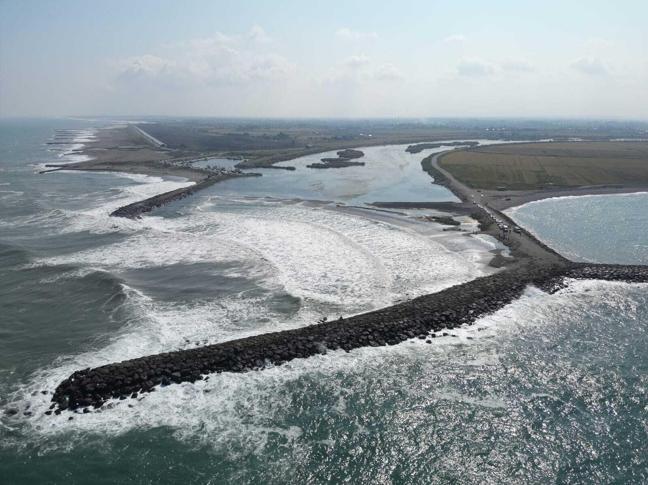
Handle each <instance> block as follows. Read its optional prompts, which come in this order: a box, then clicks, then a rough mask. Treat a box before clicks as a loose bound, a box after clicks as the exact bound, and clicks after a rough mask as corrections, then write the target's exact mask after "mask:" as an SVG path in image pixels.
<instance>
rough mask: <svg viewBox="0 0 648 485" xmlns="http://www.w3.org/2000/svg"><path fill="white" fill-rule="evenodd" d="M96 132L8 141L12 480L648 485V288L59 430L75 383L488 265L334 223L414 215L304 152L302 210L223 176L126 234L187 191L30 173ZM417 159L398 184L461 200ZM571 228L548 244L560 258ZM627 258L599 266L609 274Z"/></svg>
mask: <svg viewBox="0 0 648 485" xmlns="http://www.w3.org/2000/svg"><path fill="white" fill-rule="evenodd" d="M96 127H97V124H96V123H94V122H93V123H84V122H80V121H69V120H33V121H20V122H8V121H6V122H5V121H3V122H2V126H1V127H0V128H1V129H0V136H1V137H2V139H1V141H0V150H2V151H1V154H0V170H1V171H0V184H2V185H0V190H2V192H0V272H1V273H2V274H1V276H0V314H1V315H2V317H1V324H0V396H1V399H2V401H1V402H0V406H1V407H2V409H3V411H4V410H5V409H7V408H10V407H11V408H13V409H16V410H18V414H16V415H14V416H8V415H6V414H4V413H3V414H2V415H0V420H1V421H0V476H1V477H2V480H3V481H4V482H6V483H38V482H52V483H61V482H66V483H115V482H123V483H178V482H180V483H331V482H333V483H338V482H350V483H372V484H373V483H443V482H449V481H455V482H461V483H478V482H479V483H502V482H515V483H537V482H547V481H558V482H583V481H594V482H615V481H616V482H629V483H641V482H643V481H645V480H646V478H647V476H646V461H645V460H646V458H645V456H646V455H647V453H646V442H647V441H646V438H647V437H646V425H647V418H646V406H647V405H648V398H647V395H646V388H647V385H648V382H647V377H646V376H648V358H647V357H646V352H645V349H646V347H647V345H648V336H647V333H646V321H648V295H647V290H646V286H645V285H629V284H625V283H612V282H599V281H574V282H571V283H570V285H569V286H568V287H567V288H565V289H564V290H561V291H560V292H558V293H556V294H554V295H547V294H544V293H542V292H540V291H539V290H536V289H533V288H530V289H528V290H527V291H526V293H525V294H524V296H523V297H522V298H521V299H519V300H518V301H516V302H514V303H512V304H511V305H508V306H507V307H505V308H503V309H502V310H500V311H498V312H497V313H496V314H494V315H491V316H488V317H485V318H482V319H480V320H479V321H478V322H477V323H476V324H475V325H473V326H470V327H466V328H462V329H457V330H455V331H452V332H451V334H452V336H448V337H445V338H438V339H435V341H434V343H433V344H431V345H427V344H425V343H422V342H420V341H416V342H412V341H411V342H404V343H402V344H400V345H396V346H391V347H382V348H364V349H356V350H354V351H351V352H349V353H345V352H342V351H336V352H329V353H328V354H327V355H318V356H314V357H312V358H309V359H298V360H294V361H292V362H289V363H287V364H285V365H282V366H280V367H275V368H270V369H266V370H264V371H259V372H248V373H244V374H236V373H224V374H218V375H212V376H210V378H209V380H208V381H200V382H197V383H194V384H189V383H183V384H180V385H174V386H168V387H166V388H164V389H159V390H157V391H156V392H154V393H151V394H149V395H146V396H145V397H144V398H140V399H138V400H127V401H123V402H122V403H121V404H120V405H118V406H115V407H114V408H108V409H106V408H105V407H104V408H103V409H102V410H101V412H95V413H89V414H79V413H63V414H61V415H60V416H46V415H44V411H45V410H47V409H48V407H49V399H50V394H49V393H50V392H51V391H52V390H53V389H54V388H55V387H56V385H57V384H58V383H59V382H60V381H61V380H62V379H64V378H65V377H67V376H68V375H69V374H70V373H71V372H73V371H74V370H77V369H81V368H85V367H92V366H97V365H102V364H106V363H109V362H114V361H118V360H123V359H128V358H133V357H138V356H141V355H147V354H150V353H154V352H163V351H169V350H177V349H182V348H192V347H195V346H196V345H203V344H206V343H216V342H222V341H226V340H230V339H235V338H240V337H244V336H248V335H254V334H258V333H263V332H268V331H276V330H281V329H286V328H296V327H299V326H303V325H308V324H312V323H313V322H314V321H316V320H317V319H319V318H321V317H322V316H328V317H336V316H338V315H349V314H353V313H357V312H361V311H367V310H371V309H373V308H378V307H381V306H384V305H388V304H391V303H393V302H395V301H399V300H401V299H405V298H410V297H414V296H418V295H420V294H424V293H428V292H432V291H438V290H439V289H441V288H444V287H447V286H449V285H452V284H456V283H459V282H462V281H467V280H469V279H471V278H474V277H476V276H480V275H483V274H488V273H489V272H490V271H492V270H491V269H489V268H488V267H487V266H486V265H485V264H484V262H485V261H487V260H488V256H489V254H490V253H489V250H491V249H492V244H493V243H492V241H488V240H483V239H480V238H474V237H469V236H466V235H464V234H463V233H452V232H444V231H443V230H442V227H441V226H439V225H437V224H430V223H425V222H422V221H420V220H419V219H417V218H416V217H417V216H418V215H420V214H419V213H418V212H415V211H414V212H412V213H409V214H408V213H393V212H387V213H384V212H376V211H373V210H368V209H356V208H353V207H348V206H342V207H338V204H340V203H344V202H351V203H352V204H355V203H356V202H358V203H361V202H362V201H371V200H372V199H373V198H375V199H376V200H390V199H392V200H402V198H401V197H400V196H401V195H402V193H401V190H400V189H399V191H398V194H397V196H398V198H397V199H394V198H393V197H394V196H393V193H392V194H390V193H389V190H390V189H389V187H387V188H386V189H385V191H384V192H381V191H380V184H381V183H382V182H381V181H380V178H377V177H376V176H375V175H376V174H374V173H373V172H372V173H370V174H368V176H367V180H365V185H364V187H366V188H365V189H363V190H364V192H363V194H364V195H363V194H361V195H359V196H358V195H355V194H357V193H358V192H354V193H352V194H351V193H350V192H348V191H347V190H346V189H344V190H342V189H340V190H339V191H338V192H337V193H336V191H337V190H338V189H336V186H335V184H332V183H329V182H328V178H327V177H336V178H339V179H344V173H345V172H344V171H345V170H352V169H353V170H359V169H360V168H362V167H358V168H355V167H350V168H348V169H346V168H345V169H339V171H336V172H335V173H334V174H332V175H327V174H315V175H312V176H310V175H307V173H308V172H307V170H305V169H304V170H303V171H302V170H301V169H300V167H301V164H303V163H304V160H301V161H297V162H295V163H294V164H295V165H296V166H298V170H296V171H294V172H292V173H291V172H280V171H278V170H277V171H276V172H277V173H281V175H280V176H281V177H284V176H285V177H287V179H286V180H291V181H292V182H293V183H294V186H295V187H299V190H296V191H295V192H294V193H292V194H290V193H287V192H288V190H287V189H286V190H284V191H283V193H278V192H275V193H273V192H272V191H270V190H268V191H267V193H266V191H265V189H264V187H266V188H267V187H268V186H264V185H263V184H261V185H256V184H259V183H260V181H263V180H264V179H265V176H264V177H262V178H255V179H253V178H250V179H245V180H243V179H242V180H236V181H232V182H236V183H237V184H241V186H242V185H243V184H244V183H248V184H249V185H248V186H246V187H245V189H244V190H243V189H241V191H238V190H237V188H236V184H231V185H230V186H229V188H223V189H221V188H220V187H221V186H224V185H225V184H216V185H214V186H212V187H211V188H210V189H208V190H207V191H203V192H202V193H199V194H197V195H196V196H194V197H192V198H189V199H185V200H183V201H181V202H178V203H174V204H171V205H169V206H167V207H165V208H162V209H160V210H157V211H155V212H154V213H153V214H151V215H148V216H145V217H144V218H142V219H141V220H138V221H130V220H125V219H116V218H110V217H109V216H108V214H109V213H110V211H111V210H112V209H113V208H115V207H118V206H119V205H123V204H125V203H129V202H132V201H134V200H139V199H140V198H143V197H147V196H150V195H152V194H155V193H160V192H164V191H167V190H171V189H173V188H176V187H180V186H182V185H183V184H186V183H187V182H185V181H182V180H177V179H163V178H158V177H146V176H126V175H119V174H96V173H76V172H70V173H53V174H46V175H38V174H36V173H35V172H36V171H37V170H38V169H39V168H40V167H41V165H40V164H42V163H43V162H47V161H52V160H61V159H64V160H65V159H67V158H66V157H67V156H70V155H63V156H61V157H59V156H58V155H60V154H62V153H65V150H63V151H60V150H59V151H48V148H51V146H47V145H43V144H44V143H45V142H46V141H47V140H48V139H50V137H51V136H52V134H53V130H54V129H56V128H66V129H78V130H80V131H79V132H78V134H79V137H87V136H88V130H89V131H90V132H92V130H93V129H94V128H96ZM86 142H90V141H88V140H87V141H86ZM404 148H405V147H392V148H391V149H389V148H388V147H377V148H376V152H377V153H376V155H375V157H374V156H373V155H371V156H372V157H374V158H373V160H376V161H377V160H383V163H385V169H389V167H390V166H391V167H396V166H399V164H400V163H404V162H402V160H407V159H408V158H407V157H409V160H410V161H411V165H412V166H411V167H407V168H404V169H403V170H404V171H407V172H408V174H409V175H408V176H407V177H405V179H406V180H404V181H403V182H398V183H402V184H408V183H409V182H407V179H409V178H410V177H416V180H417V181H416V182H412V184H421V185H420V189H421V191H422V192H420V195H417V197H419V196H420V197H429V200H438V199H439V198H442V197H439V194H441V195H442V196H443V197H445V199H444V200H450V199H449V197H450V198H451V197H452V196H451V194H450V195H449V196H448V193H447V192H446V193H444V192H442V191H441V189H440V188H438V187H434V186H432V185H431V184H429V176H428V175H427V174H426V173H424V172H422V171H421V170H420V158H422V157H423V156H425V153H423V154H419V155H421V156H420V157H419V156H411V155H410V154H407V153H405V154H404V155H403V152H404ZM371 150H372V149H366V150H363V151H365V152H366V153H369V154H371ZM380 152H382V155H380V154H379V153H380ZM71 155H72V156H78V155H77V154H71ZM368 156H369V155H368ZM393 160H398V162H396V163H393V162H392V161H393ZM376 163H379V162H376ZM368 166H369V164H368V165H367V166H366V167H368ZM366 167H365V168H366ZM309 170H311V171H312V172H316V171H315V170H312V169H309ZM318 172H329V171H327V170H323V171H318ZM273 173H274V172H273ZM355 176H360V175H355ZM290 177H292V178H290ZM314 177H323V179H320V181H321V180H324V181H325V183H323V184H319V185H318V183H317V180H316V178H314ZM419 178H420V180H419ZM395 180H396V179H395ZM264 183H266V182H264ZM309 187H311V188H312V187H315V188H314V189H313V190H310V189H309ZM317 187H324V188H322V189H317ZM425 188H427V189H428V190H429V193H426V192H424V190H425ZM443 190H445V189H443ZM345 194H351V195H348V196H347V195H345ZM417 194H419V192H417ZM300 195H302V196H301V197H298V196H300ZM267 196H271V197H267ZM289 196H290V197H289ZM295 198H296V199H297V200H288V199H295ZM304 199H311V200H304ZM329 201H330V202H329ZM548 203H551V201H550V202H548ZM350 205H351V204H350ZM615 207H616V208H615V209H608V210H607V211H605V212H604V214H605V215H606V217H608V218H609V219H610V221H611V220H613V219H614V218H618V217H624V214H625V210H627V206H626V207H625V208H624V207H623V206H615ZM523 209H524V208H523ZM523 209H521V211H522V210H523ZM614 210H616V211H617V212H616V213H615V212H614ZM563 212H564V211H563ZM605 221H606V220H605V219H601V220H600V222H605ZM610 221H608V222H610ZM560 222H561V223H562V220H561V221H560ZM520 223H521V224H523V222H522V221H520ZM565 224H566V225H568V226H569V227H573V225H574V224H577V222H574V221H569V222H565ZM464 227H466V228H470V227H472V226H471V223H470V221H465V222H464ZM569 227H565V229H564V231H563V232H561V233H558V234H549V235H546V236H545V235H544V234H543V229H542V228H535V229H534V230H537V231H538V233H539V235H540V236H541V237H546V238H548V239H547V240H549V239H550V240H551V242H553V243H555V244H557V245H560V244H561V243H562V242H563V241H564V237H562V239H561V236H560V234H571V232H570V231H569V230H568V228H569ZM578 227H579V226H578V225H577V227H576V228H577V229H578ZM605 230H606V226H605V225H604V224H602V225H601V231H602V232H601V233H602V234H604V231H605ZM637 233H638V234H641V232H640V231H638V232H637ZM604 239H605V238H604V237H601V240H604ZM619 245H620V244H617V245H616V246H617V247H615V248H612V247H610V248H609V250H608V251H607V252H605V253H602V254H601V255H599V256H598V258H600V259H602V260H608V259H609V260H614V258H616V257H617V256H616V254H617V252H618V250H619ZM576 250H579V251H581V250H582V251H584V249H582V248H578V247H576ZM579 254H580V253H579ZM582 254H585V253H582ZM630 262H631V261H630ZM639 262H641V261H639ZM43 391H45V392H47V394H43ZM70 417H72V418H73V419H71V420H70V419H69V418H70Z"/></svg>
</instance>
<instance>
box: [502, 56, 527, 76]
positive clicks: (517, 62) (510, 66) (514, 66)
mask: <svg viewBox="0 0 648 485" xmlns="http://www.w3.org/2000/svg"><path fill="white" fill-rule="evenodd" d="M501 68H502V69H503V70H504V71H508V72H519V73H523V72H533V71H535V67H533V64H531V63H530V62H529V61H527V60H525V59H509V60H507V61H504V62H502V64H501Z"/></svg>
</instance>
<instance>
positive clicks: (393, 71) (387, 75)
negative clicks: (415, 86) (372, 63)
mask: <svg viewBox="0 0 648 485" xmlns="http://www.w3.org/2000/svg"><path fill="white" fill-rule="evenodd" d="M404 77H405V76H404V75H403V73H402V72H401V71H400V69H398V68H397V67H396V66H394V65H393V64H389V63H386V64H383V65H381V66H379V67H378V69H376V71H375V72H374V78H375V79H379V80H381V81H396V80H399V79H403V78H404Z"/></svg>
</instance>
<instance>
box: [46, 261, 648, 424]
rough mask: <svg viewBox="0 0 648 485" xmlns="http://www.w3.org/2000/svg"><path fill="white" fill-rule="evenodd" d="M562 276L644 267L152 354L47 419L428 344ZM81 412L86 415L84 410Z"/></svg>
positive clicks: (534, 279) (463, 288)
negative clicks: (360, 353) (366, 350)
mask: <svg viewBox="0 0 648 485" xmlns="http://www.w3.org/2000/svg"><path fill="white" fill-rule="evenodd" d="M565 278H577V279H578V278H585V279H603V280H610V281H627V282H635V283H645V282H648V267H646V266H623V265H594V264H582V263H564V264H554V265H537V264H528V265H524V266H520V267H517V268H514V269H511V270H507V271H502V272H499V273H496V274H494V275H490V276H485V277H482V278H478V279H475V280H472V281H470V282H467V283H464V284H460V285H456V286H453V287H450V288H447V289H445V290H443V291H440V292H438V293H434V294H431V295H425V296H422V297H419V298H415V299H413V300H410V301H408V302H404V303H401V304H397V305H394V306H391V307H387V308H383V309H380V310H376V311H372V312H369V313H364V314H361V315H356V316H352V317H349V318H339V319H336V320H332V321H324V322H322V323H319V324H315V325H311V326H308V327H303V328H299V329H294V330H286V331H282V332H273V333H267V334H262V335H257V336H253V337H248V338H244V339H239V340H233V341H229V342H224V343H219V344H215V345H210V346H205V347H199V348H195V349H189V350H182V351H177V352H168V353H163V354H157V355H150V356H146V357H141V358H137V359H132V360H127V361H124V362H119V363H114V364H108V365H104V366H101V367H97V368H94V369H84V370H80V371H77V372H75V373H73V374H72V375H71V376H70V377H69V378H67V379H65V380H64V381H63V382H61V384H60V385H59V386H58V387H57V388H56V390H55V392H54V394H53V397H52V405H51V409H50V410H49V411H47V413H48V414H52V413H56V414H60V413H61V412H62V411H65V410H75V409H79V408H84V410H87V411H88V412H89V411H90V408H91V407H93V408H95V409H98V408H101V407H102V406H103V405H104V404H105V403H106V401H108V400H111V399H117V400H121V399H125V398H128V397H138V395H139V394H140V393H146V392H151V391H154V390H155V388H156V386H167V385H170V384H172V383H180V382H195V381H197V380H201V379H206V378H208V377H205V376H206V375H207V374H210V373H214V372H245V371H249V370H255V369H262V368H264V367H267V366H269V365H280V364H282V363H285V362H288V361H290V360H293V359H297V358H306V357H309V356H312V355H315V354H321V353H326V352H327V351H328V350H338V349H343V350H346V351H349V350H352V349H355V348H359V347H366V346H372V347H378V346H383V345H395V344H398V343H400V342H403V341H406V340H409V339H415V338H418V339H421V340H425V341H427V342H431V341H432V340H431V339H433V338H436V337H447V336H450V335H451V334H450V333H448V331H450V330H452V329H454V328H457V327H459V326H462V325H466V324H472V323H474V322H475V321H476V320H477V319H478V318H480V317H482V316H485V315H487V314H491V313H493V312H495V311H497V310H499V309H500V308H502V307H504V306H505V305H507V304H509V303H511V302H512V301H513V300H515V299H517V298H518V297H519V296H520V295H521V294H522V293H523V291H524V290H525V288H526V287H527V286H528V285H534V286H536V287H538V288H541V289H543V290H545V291H548V292H553V291H555V290H557V289H559V288H561V287H562V286H563V284H564V279H565ZM84 412H85V411H84Z"/></svg>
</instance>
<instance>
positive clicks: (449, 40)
mask: <svg viewBox="0 0 648 485" xmlns="http://www.w3.org/2000/svg"><path fill="white" fill-rule="evenodd" d="M465 40H466V36H465V35H463V34H452V35H449V36H447V37H445V38H444V39H443V43H444V44H454V43H459V42H464V41H465Z"/></svg>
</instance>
